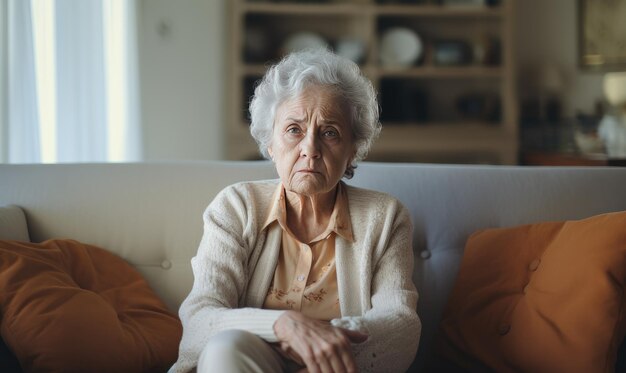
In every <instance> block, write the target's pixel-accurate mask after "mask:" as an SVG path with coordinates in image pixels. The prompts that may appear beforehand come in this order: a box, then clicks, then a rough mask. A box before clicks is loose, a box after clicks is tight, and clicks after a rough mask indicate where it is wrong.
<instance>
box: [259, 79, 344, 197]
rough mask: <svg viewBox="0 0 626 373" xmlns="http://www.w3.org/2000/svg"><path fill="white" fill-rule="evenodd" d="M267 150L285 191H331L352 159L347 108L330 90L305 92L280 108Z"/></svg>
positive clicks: (319, 89) (318, 89)
mask: <svg viewBox="0 0 626 373" xmlns="http://www.w3.org/2000/svg"><path fill="white" fill-rule="evenodd" d="M268 151H269V154H270V155H271V156H272V158H273V160H274V162H275V163H276V170H277V171H278V175H279V176H280V179H281V181H282V182H283V185H284V186H285V188H286V189H287V190H289V191H293V192H296V193H299V194H303V195H306V196H311V195H314V194H319V193H327V192H330V191H332V190H333V189H334V187H335V186H336V185H337V183H338V182H339V180H341V177H342V176H343V174H344V172H345V171H346V168H347V167H348V165H349V164H350V162H351V161H352V158H353V157H354V154H355V146H354V140H353V136H352V128H351V123H350V114H349V110H348V106H347V105H346V104H345V102H344V100H343V99H342V98H341V97H338V95H337V94H336V93H335V92H334V91H333V90H332V89H329V88H325V87H320V86H312V87H309V88H306V89H305V90H304V91H303V92H302V94H301V95H299V96H298V97H295V98H293V99H289V100H287V101H285V102H284V103H282V104H281V105H280V106H278V108H277V111H276V119H275V121H274V131H273V135H272V142H271V145H270V146H269V147H268Z"/></svg>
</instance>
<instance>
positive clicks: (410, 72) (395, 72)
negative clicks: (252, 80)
mask: <svg viewBox="0 0 626 373" xmlns="http://www.w3.org/2000/svg"><path fill="white" fill-rule="evenodd" d="M266 70H267V66H266V65H261V64H246V65H244V66H243V75H245V76H252V77H254V76H259V77H260V76H262V75H263V74H265V71H266ZM361 70H362V71H364V72H365V73H366V74H369V75H374V74H375V75H378V76H379V77H381V78H498V77H501V76H502V68H500V67H499V66H495V67H488V66H454V67H452V66H450V67H444V66H416V67H408V68H407V67H398V68H389V67H376V66H371V65H370V66H365V67H361Z"/></svg>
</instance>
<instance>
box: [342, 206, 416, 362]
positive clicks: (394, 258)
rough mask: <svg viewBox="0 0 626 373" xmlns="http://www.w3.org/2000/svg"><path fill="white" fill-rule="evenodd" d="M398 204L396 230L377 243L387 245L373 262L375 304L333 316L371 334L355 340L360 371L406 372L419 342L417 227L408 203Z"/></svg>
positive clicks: (393, 225)
mask: <svg viewBox="0 0 626 373" xmlns="http://www.w3.org/2000/svg"><path fill="white" fill-rule="evenodd" d="M396 207H397V209H396V212H395V213H392V214H390V215H392V219H393V222H390V227H391V229H389V230H388V231H387V232H388V234H384V233H383V234H381V237H382V242H378V243H377V244H375V245H374V246H376V245H379V246H384V247H385V248H384V250H383V252H382V254H381V255H380V257H379V258H378V260H377V261H376V262H375V263H372V264H371V265H372V282H371V308H369V309H368V310H367V311H365V313H364V314H363V315H362V316H358V317H342V318H339V319H334V320H332V324H333V325H334V326H338V327H342V328H346V329H351V330H358V331H361V332H365V333H367V334H368V335H369V338H368V339H367V340H366V341H365V342H363V343H360V344H353V345H352V346H353V352H354V355H355V358H356V360H357V365H358V366H359V369H360V371H361V372H405V371H407V369H409V366H410V365H411V363H412V361H413V359H414V357H415V354H416V352H417V347H418V344H419V339H420V333H421V322H420V320H419V317H418V316H417V312H416V306H417V298H418V295H417V290H416V289H415V285H414V284H413V281H412V279H411V276H412V273H413V249H412V243H411V241H412V231H413V228H412V224H411V220H410V216H409V213H408V211H407V210H406V208H404V207H403V206H402V205H401V204H400V203H399V202H398V203H397V205H396ZM387 212H389V211H387ZM387 218H389V217H387ZM383 220H385V218H383ZM382 225H384V224H382ZM385 241H386V242H385Z"/></svg>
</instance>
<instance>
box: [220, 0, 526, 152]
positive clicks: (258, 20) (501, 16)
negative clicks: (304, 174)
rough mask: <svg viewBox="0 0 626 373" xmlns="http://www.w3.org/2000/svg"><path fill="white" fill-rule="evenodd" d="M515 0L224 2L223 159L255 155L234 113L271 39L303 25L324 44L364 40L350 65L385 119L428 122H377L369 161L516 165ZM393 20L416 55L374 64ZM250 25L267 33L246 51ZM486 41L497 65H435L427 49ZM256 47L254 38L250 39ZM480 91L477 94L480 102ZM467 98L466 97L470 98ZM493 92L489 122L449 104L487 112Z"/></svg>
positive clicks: (274, 53) (273, 50)
mask: <svg viewBox="0 0 626 373" xmlns="http://www.w3.org/2000/svg"><path fill="white" fill-rule="evenodd" d="M515 1H517V0H503V1H501V2H500V4H499V5H497V6H493V7H489V6H471V5H467V6H462V5H438V4H434V1H428V2H413V3H409V2H408V1H399V0H398V1H378V0H332V1H330V0H329V1H317V2H313V1H302V0H292V1H285V0H282V1H277V0H229V3H230V4H233V5H232V6H231V9H232V14H233V18H232V21H233V22H232V35H233V45H236V46H238V47H236V48H232V51H231V52H230V54H231V57H230V58H231V60H232V65H231V66H230V67H231V69H230V74H229V75H230V83H231V84H229V86H230V88H229V90H230V92H229V106H230V109H229V112H230V113H231V114H230V116H229V120H228V125H227V126H228V130H227V132H226V136H227V146H226V151H227V152H228V158H229V159H252V158H254V157H258V151H257V149H256V144H255V143H254V141H253V140H252V139H251V137H250V134H249V125H248V123H246V122H245V119H244V118H245V115H243V114H242V113H245V112H246V109H247V107H246V106H247V105H248V98H249V96H250V94H251V89H252V87H253V86H254V84H253V82H254V81H256V80H257V79H260V78H262V77H263V75H264V74H265V73H266V72H267V69H268V68H269V67H270V66H271V64H273V63H276V62H278V59H279V58H280V48H279V47H280V46H281V45H282V43H284V42H285V41H286V39H287V38H288V37H289V36H290V35H292V34H294V33H296V32H313V33H316V34H318V35H320V36H321V37H323V38H324V39H326V40H327V41H328V42H329V43H330V44H331V45H333V43H337V42H338V41H340V40H342V38H344V37H350V38H355V39H358V40H361V41H362V42H363V43H365V47H366V48H365V51H366V53H365V56H364V58H363V59H362V61H361V62H362V64H361V65H360V69H361V71H362V73H363V74H364V75H365V76H367V77H368V78H369V79H370V80H371V82H372V84H373V85H374V87H375V88H376V90H377V91H378V95H379V103H380V105H382V106H383V107H382V112H383V113H384V114H385V116H384V118H385V119H387V118H389V119H391V118H398V119H402V118H411V119H415V120H418V119H419V118H424V119H429V120H431V122H429V123H423V122H420V123H383V131H382V133H381V136H380V138H379V139H378V140H377V141H376V142H375V143H374V146H373V148H372V150H371V152H370V154H371V156H372V157H371V159H377V160H382V159H392V160H393V161H403V160H407V159H412V160H421V159H435V160H442V161H451V162H458V161H466V162H473V161H476V162H479V163H490V162H491V163H495V164H516V163H517V161H518V146H519V145H518V133H517V132H518V123H517V117H518V113H517V105H516V100H517V98H516V93H515V92H516V81H515V76H514V72H515V63H516V58H515V54H514V44H515V37H514V36H515V35H514V32H513V31H514V28H513V25H514V18H515V14H514V9H515ZM394 27H404V28H408V29H411V30H413V31H415V32H417V33H418V34H419V35H420V36H422V37H423V41H424V51H425V53H424V56H423V58H422V59H421V60H420V61H421V63H420V64H419V65H415V66H409V67H400V68H395V67H387V66H383V65H382V63H381V62H380V58H379V56H380V53H381V48H382V45H381V37H382V34H384V32H385V31H387V30H389V29H391V28H394ZM259 30H260V31H261V36H264V37H265V38H266V39H267V43H266V46H267V50H265V51H264V53H261V52H259V53H257V54H254V52H255V51H254V50H253V49H254V48H250V46H249V45H248V49H246V44H245V40H246V39H245V38H246V37H248V36H249V35H248V34H247V33H250V32H255V31H259ZM492 39H493V40H495V41H496V42H497V43H498V44H497V45H495V44H494V45H493V47H494V48H496V49H489V51H487V49H486V51H485V53H486V55H488V56H490V57H489V58H486V60H488V61H496V60H497V61H499V63H498V64H478V63H475V64H469V65H462V66H443V65H436V64H435V55H434V52H435V49H434V48H435V42H437V41H439V40H460V41H465V42H467V43H468V44H469V45H470V46H474V45H475V44H476V43H482V42H483V40H485V45H484V47H485V48H491V47H492V46H491V45H487V44H488V43H487V42H486V41H488V40H492ZM260 45H263V43H261V44H258V45H257V44H255V45H254V46H260ZM476 45H478V44H476ZM472 51H473V49H472ZM257 52H258V51H257ZM489 52H491V53H489ZM493 53H497V54H493ZM492 54H493V56H492ZM491 57H493V58H491ZM270 60H271V61H270ZM246 61H255V62H250V63H247V62H246ZM262 61H269V62H262ZM481 95H482V96H481ZM468 97H469V98H468ZM481 97H484V98H485V100H486V101H480V99H481ZM472 98H476V100H474V101H471V99H472ZM459 99H464V100H465V101H459ZM477 100H478V101H477ZM490 100H491V101H490ZM494 100H495V101H497V103H498V105H499V106H498V112H497V115H495V114H494V115H490V114H489V115H487V114H485V115H483V117H494V118H495V117H497V118H499V120H498V121H497V123H488V122H476V121H472V120H466V118H467V117H466V116H463V115H462V113H461V112H459V109H458V106H459V102H464V103H467V105H469V104H474V105H479V104H481V102H483V105H485V106H486V109H485V110H486V111H488V112H489V113H492V112H494V113H495V111H492V110H491V108H492V106H493V105H491V104H492V103H493V102H495V101H494ZM485 102H486V103H485ZM494 110H495V109H494ZM474 111H476V110H474ZM389 113H392V115H390V114H389ZM431 156H432V157H431ZM448 156H449V157H448Z"/></svg>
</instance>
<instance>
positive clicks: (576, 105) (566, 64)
mask: <svg viewBox="0 0 626 373" xmlns="http://www.w3.org/2000/svg"><path fill="white" fill-rule="evenodd" d="M577 4H578V1H576V0H516V12H515V16H516V25H517V26H516V30H517V38H516V39H517V40H516V41H517V57H518V58H517V64H518V79H519V82H518V86H519V88H520V93H522V95H523V94H532V93H533V92H535V91H536V90H535V87H536V86H537V85H540V84H541V82H539V80H540V79H541V73H540V71H541V69H542V68H543V67H544V66H553V67H556V68H557V69H559V70H560V71H561V72H562V75H563V92H564V96H563V115H564V116H568V117H571V116H573V115H575V113H576V111H584V112H587V113H591V112H593V108H594V103H595V102H596V100H598V99H602V98H603V94H602V74H600V73H589V72H584V71H581V70H580V69H579V67H578V58H577V53H578V34H577V33H578V26H577V22H578V10H577V7H578V5H577Z"/></svg>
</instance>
